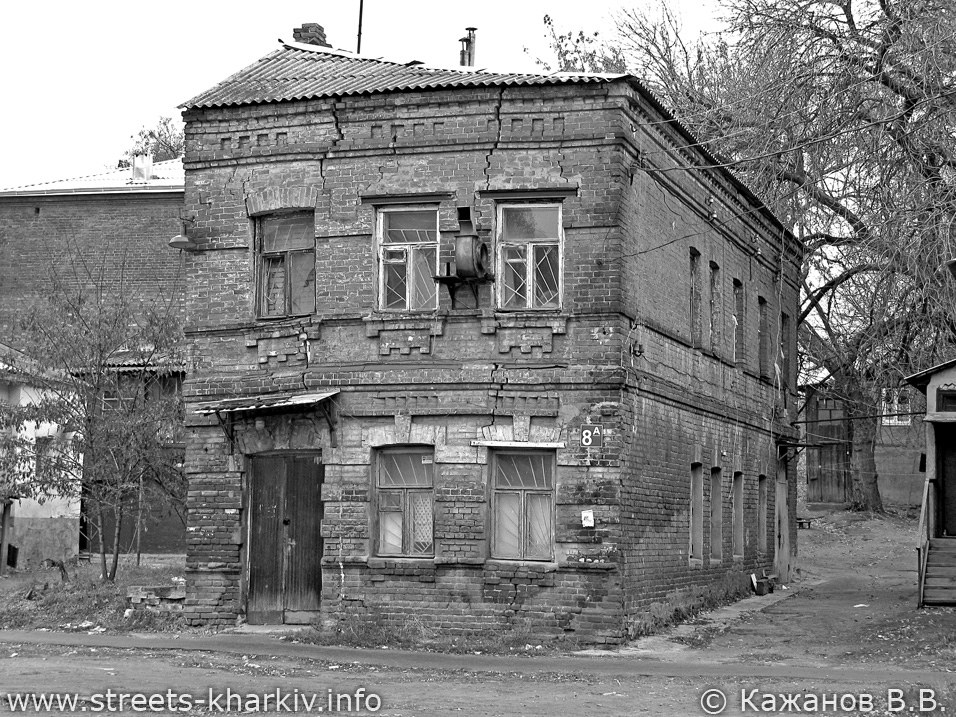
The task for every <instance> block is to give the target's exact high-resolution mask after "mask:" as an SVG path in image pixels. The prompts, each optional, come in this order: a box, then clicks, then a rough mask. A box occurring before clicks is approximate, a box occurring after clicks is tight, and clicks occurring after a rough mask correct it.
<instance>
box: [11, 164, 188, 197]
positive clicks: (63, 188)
mask: <svg viewBox="0 0 956 717" xmlns="http://www.w3.org/2000/svg"><path fill="white" fill-rule="evenodd" d="M184 185H185V173H184V172H183V160H182V158H179V159H170V160H167V161H165V162H155V163H154V164H153V168H152V172H151V174H150V178H149V179H148V180H146V181H140V182H133V170H132V168H129V169H113V170H110V171H108V172H101V173H99V174H90V175H87V176H85V177H72V178H70V179H55V180H53V181H50V182H40V183H38V184H27V185H24V186H21V187H11V188H9V189H0V197H11V196H12V197H30V196H38V195H47V194H51V195H56V194H116V193H119V194H127V193H136V192H174V191H180V192H181V191H183V186H184Z"/></svg>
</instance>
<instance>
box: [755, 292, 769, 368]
mask: <svg viewBox="0 0 956 717" xmlns="http://www.w3.org/2000/svg"><path fill="white" fill-rule="evenodd" d="M757 342H758V343H757V356H758V361H757V363H758V367H759V369H760V378H763V379H769V378H770V316H769V309H768V308H767V300H766V299H765V298H763V297H762V296H758V297H757Z"/></svg>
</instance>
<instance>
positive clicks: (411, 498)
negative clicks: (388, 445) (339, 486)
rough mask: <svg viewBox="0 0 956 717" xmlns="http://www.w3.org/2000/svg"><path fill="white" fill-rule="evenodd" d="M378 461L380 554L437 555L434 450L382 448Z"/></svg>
mask: <svg viewBox="0 0 956 717" xmlns="http://www.w3.org/2000/svg"><path fill="white" fill-rule="evenodd" d="M376 464H377V474H378V476H377V479H376V482H375V485H376V490H377V496H376V498H377V500H378V554H379V555H406V556H412V557H421V556H430V555H434V554H435V541H434V537H433V518H432V515H433V512H434V509H433V505H432V503H433V495H434V487H433V486H434V477H433V473H434V454H433V453H432V451H431V450H427V449H423V448H412V449H398V450H388V451H382V452H381V453H380V454H379V455H378V460H377V461H376Z"/></svg>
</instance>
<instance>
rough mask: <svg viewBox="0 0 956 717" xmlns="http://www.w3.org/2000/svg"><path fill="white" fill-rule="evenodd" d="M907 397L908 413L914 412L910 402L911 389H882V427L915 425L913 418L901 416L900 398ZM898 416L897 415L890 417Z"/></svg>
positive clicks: (903, 387) (900, 387)
mask: <svg viewBox="0 0 956 717" xmlns="http://www.w3.org/2000/svg"><path fill="white" fill-rule="evenodd" d="M901 395H903V396H906V401H905V404H906V413H909V412H911V411H912V402H911V401H910V393H909V389H907V388H906V387H905V386H897V387H896V388H891V387H889V386H887V387H884V388H882V389H880V413H881V414H882V415H881V416H880V425H881V426H910V425H912V424H913V416H911V415H907V416H903V415H900V406H901V405H902V404H901V402H900V396H901ZM888 414H896V415H888Z"/></svg>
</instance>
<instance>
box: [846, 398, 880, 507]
mask: <svg viewBox="0 0 956 717" xmlns="http://www.w3.org/2000/svg"><path fill="white" fill-rule="evenodd" d="M847 408H848V411H847V418H848V419H849V424H850V425H849V428H850V431H849V434H850V441H851V444H850V476H851V480H852V485H851V491H850V495H851V500H852V503H853V507H854V508H855V509H856V510H869V511H872V512H874V513H882V512H883V499H882V498H881V497H880V486H879V483H878V481H877V478H878V476H877V472H876V437H877V432H878V431H879V425H880V419H879V418H876V417H874V416H873V413H874V411H873V409H872V407H871V406H870V404H869V402H868V401H866V400H864V397H863V394H862V392H860V391H854V392H853V393H852V394H851V396H850V400H849V401H847Z"/></svg>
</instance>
